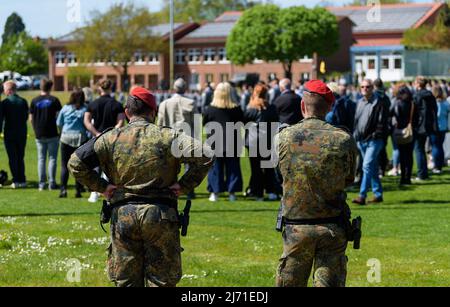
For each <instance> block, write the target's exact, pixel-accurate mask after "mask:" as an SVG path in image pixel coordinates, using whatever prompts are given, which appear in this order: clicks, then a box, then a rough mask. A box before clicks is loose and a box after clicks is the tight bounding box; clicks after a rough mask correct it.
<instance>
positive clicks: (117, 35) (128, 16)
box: [69, 3, 163, 81]
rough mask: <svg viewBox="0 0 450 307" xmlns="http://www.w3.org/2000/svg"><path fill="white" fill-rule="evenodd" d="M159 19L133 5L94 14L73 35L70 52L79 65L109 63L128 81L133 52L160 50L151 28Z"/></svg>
mask: <svg viewBox="0 0 450 307" xmlns="http://www.w3.org/2000/svg"><path fill="white" fill-rule="evenodd" d="M158 23H159V20H158V19H157V18H156V16H155V15H154V14H151V13H150V12H149V11H148V9H146V8H141V7H136V6H135V5H133V4H132V3H129V4H115V5H112V6H111V7H110V9H109V10H108V11H107V12H105V13H103V14H102V13H100V12H94V13H92V19H91V21H90V22H89V23H88V24H87V26H86V27H83V28H80V29H78V30H76V31H75V32H74V36H75V37H74V43H72V44H70V45H69V49H70V50H71V51H73V52H75V53H76V55H77V58H78V61H79V62H80V63H90V62H92V61H94V60H98V59H100V60H102V61H106V62H110V63H111V64H112V65H113V66H114V67H115V68H117V70H118V71H120V72H121V73H122V75H123V80H124V81H125V80H128V66H129V62H130V61H131V59H132V58H133V56H134V54H135V53H136V52H138V51H139V52H142V53H143V54H146V53H148V52H158V51H160V50H162V48H163V43H162V39H161V37H160V35H161V33H155V32H154V31H153V30H154V29H153V28H152V27H153V26H155V25H157V24H158Z"/></svg>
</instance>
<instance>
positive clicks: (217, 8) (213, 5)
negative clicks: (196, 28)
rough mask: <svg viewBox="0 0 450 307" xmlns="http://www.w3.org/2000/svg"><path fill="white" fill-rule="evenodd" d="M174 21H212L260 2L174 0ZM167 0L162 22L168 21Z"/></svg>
mask: <svg viewBox="0 0 450 307" xmlns="http://www.w3.org/2000/svg"><path fill="white" fill-rule="evenodd" d="M174 1H175V2H174V6H175V21H177V22H189V21H195V22H201V21H204V20H214V19H215V18H217V17H218V16H219V15H221V14H222V13H223V12H226V11H242V10H245V9H248V8H250V7H253V6H254V5H255V4H258V3H259V2H260V1H258V0H256V1H249V0H174ZM169 10H170V6H169V0H165V1H164V6H163V9H162V10H161V12H160V16H161V18H162V19H163V20H164V21H166V22H167V21H168V20H169Z"/></svg>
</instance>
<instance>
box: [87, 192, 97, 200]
mask: <svg viewBox="0 0 450 307" xmlns="http://www.w3.org/2000/svg"><path fill="white" fill-rule="evenodd" d="M98 198H99V196H98V193H97V192H92V193H91V196H90V197H89V199H88V202H90V203H96V202H97V201H98Z"/></svg>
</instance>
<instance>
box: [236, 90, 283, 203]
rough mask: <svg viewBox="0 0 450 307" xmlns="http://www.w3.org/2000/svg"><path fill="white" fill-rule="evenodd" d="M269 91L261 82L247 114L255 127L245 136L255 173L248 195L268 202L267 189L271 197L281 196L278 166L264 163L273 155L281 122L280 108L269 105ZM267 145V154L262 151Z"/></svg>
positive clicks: (254, 93)
mask: <svg viewBox="0 0 450 307" xmlns="http://www.w3.org/2000/svg"><path fill="white" fill-rule="evenodd" d="M268 92H269V89H268V88H267V86H266V85H265V84H262V83H259V84H257V85H256V86H255V89H254V91H253V94H252V98H251V100H250V103H249V105H248V107H247V110H246V111H245V113H244V119H245V121H246V122H247V123H253V127H252V129H249V130H247V131H246V136H245V146H246V147H247V149H248V151H249V156H250V166H251V172H252V174H251V177H250V183H249V188H248V189H247V191H246V196H250V197H256V199H257V201H264V190H265V191H266V192H267V193H268V198H269V200H272V201H273V200H276V199H277V198H278V195H277V181H276V179H275V178H276V176H275V169H274V168H262V166H261V163H262V162H263V161H268V160H270V154H269V155H267V154H268V153H270V151H271V149H272V141H273V140H272V135H274V133H272V129H275V131H277V130H278V123H279V116H278V112H277V108H276V107H275V105H270V104H269V101H268ZM261 142H262V146H261ZM264 147H267V148H266V149H267V150H266V153H265V154H264V153H263V152H261V148H264Z"/></svg>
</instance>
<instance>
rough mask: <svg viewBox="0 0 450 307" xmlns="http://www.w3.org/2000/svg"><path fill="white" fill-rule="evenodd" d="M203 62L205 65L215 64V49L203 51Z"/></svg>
mask: <svg viewBox="0 0 450 307" xmlns="http://www.w3.org/2000/svg"><path fill="white" fill-rule="evenodd" d="M203 61H204V63H205V64H215V63H216V49H214V48H206V49H204V50H203Z"/></svg>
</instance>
